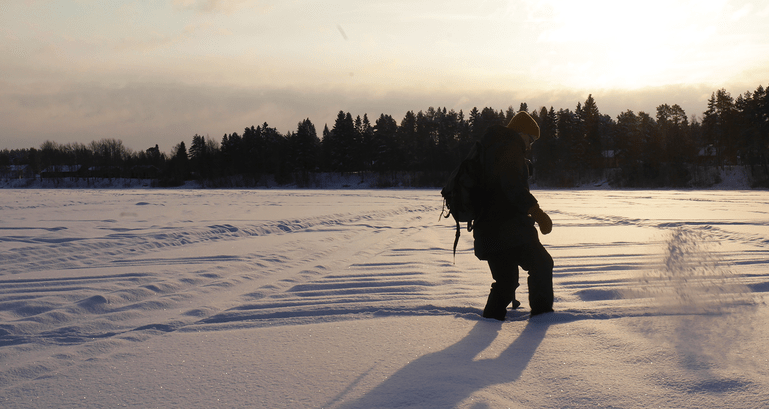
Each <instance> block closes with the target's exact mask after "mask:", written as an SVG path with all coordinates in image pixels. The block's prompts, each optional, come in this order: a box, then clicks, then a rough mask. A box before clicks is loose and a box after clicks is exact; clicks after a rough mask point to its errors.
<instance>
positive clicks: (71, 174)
mask: <svg viewBox="0 0 769 409" xmlns="http://www.w3.org/2000/svg"><path fill="white" fill-rule="evenodd" d="M80 168H81V166H80V165H54V166H49V167H47V168H45V169H43V171H42V172H40V178H41V179H53V178H56V179H63V178H75V177H80V176H82V174H81V173H80Z"/></svg>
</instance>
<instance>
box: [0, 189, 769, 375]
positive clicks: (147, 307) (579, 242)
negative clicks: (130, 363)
mask: <svg viewBox="0 0 769 409" xmlns="http://www.w3.org/2000/svg"><path fill="white" fill-rule="evenodd" d="M535 193H536V195H537V196H538V198H539V200H540V203H542V205H543V208H544V209H545V210H546V211H548V212H549V213H550V215H551V217H552V218H553V220H554V222H555V229H554V233H553V235H552V236H546V237H543V239H542V240H543V242H544V243H545V244H546V247H547V248H548V249H549V251H550V252H551V254H552V255H553V257H554V259H555V263H556V268H555V287H556V308H557V309H558V312H557V313H556V314H553V316H552V318H551V319H552V320H555V321H556V322H573V321H577V320H612V319H617V318H626V317H650V316H658V315H676V314H682V315H686V314H705V315H712V314H722V313H725V311H726V310H725V309H727V308H742V307H745V306H754V305H756V304H757V303H758V302H759V301H757V297H756V295H760V294H762V293H766V292H767V291H769V280H768V279H767V276H766V274H765V273H764V270H765V268H766V266H767V264H769V262H767V260H768V259H769V239H767V236H762V235H761V234H759V233H756V229H757V228H758V230H760V229H762V228H765V227H766V226H767V225H769V220H767V217H766V214H767V209H769V207H768V205H769V203H767V198H769V196H767V195H766V194H763V193H754V194H752V195H750V197H748V198H745V199H744V200H745V201H748V202H749V201H751V200H752V201H753V202H752V203H753V205H746V204H745V203H746V202H743V201H734V198H735V197H739V196H735V195H726V194H723V195H718V194H709V193H701V194H693V193H691V192H688V193H687V192H681V193H678V192H663V193H660V194H661V195H662V196H664V197H663V198H649V197H648V194H649V193H648V192H644V191H637V192H632V191H631V192H625V193H622V192H611V191H607V192H604V191H601V192H592V193H591V192H585V193H581V192H573V193H572V192H559V191H542V192H535ZM595 194H600V195H603V196H605V200H607V201H610V202H611V203H608V202H607V203H606V205H605V206H604V207H603V208H598V209H596V208H595V207H594V203H595V199H594V198H593V197H592V195H595ZM11 196H12V197H14V199H11V198H10V197H11ZM728 200H732V202H731V203H730V202H728ZM659 201H663V203H665V204H667V205H669V204H670V203H672V202H677V201H678V202H682V203H684V204H686V203H689V204H691V205H692V206H702V205H703V202H704V203H705V205H708V206H710V207H711V208H713V209H714V210H713V211H714V213H716V214H727V215H729V214H731V213H729V212H732V211H736V210H734V209H738V210H739V211H740V212H755V213H757V214H758V215H756V214H753V215H752V216H751V217H743V216H739V215H738V216H736V217H735V218H734V219H729V218H727V219H723V220H721V219H714V220H700V219H686V218H685V217H679V216H680V215H678V214H674V215H671V216H670V217H666V216H664V214H665V212H666V210H665V209H662V210H660V211H661V212H662V214H663V216H660V217H644V215H638V216H637V217H634V215H633V214H634V213H638V212H639V208H638V207H637V206H644V204H648V205H654V204H656V203H659ZM188 203H190V205H189V206H190V208H191V210H189V209H187V208H186V207H187V205H188ZM583 204H584V205H583ZM684 207H685V206H684ZM270 208H273V209H275V212H274V213H270V211H269V209H270ZM201 209H203V210H201ZM440 209H441V203H440V196H439V194H437V193H436V192H432V191H431V192H420V191H405V192H401V191H393V192H390V191H382V192H370V191H365V192H347V193H345V194H341V195H340V194H339V193H338V192H322V191H320V192H302V191H277V192H273V191H266V192H261V191H249V192H241V191H223V192H219V191H216V192H203V193H200V192H198V193H194V194H193V193H185V192H178V191H169V192H164V193H161V192H156V191H150V192H144V191H125V192H122V191H118V192H117V193H115V192H114V191H95V192H90V191H15V192H14V195H9V194H7V193H4V197H3V199H2V203H0V211H1V212H2V213H3V214H4V220H3V221H2V222H0V360H2V361H3V362H5V365H4V366H3V368H2V370H1V371H0V385H3V386H0V390H4V389H6V388H10V387H17V386H18V385H20V384H21V383H24V382H34V381H35V380H38V379H44V378H46V377H49V376H52V374H54V373H56V372H57V371H58V370H60V369H61V368H64V367H68V366H71V365H76V364H77V363H78V362H86V361H94V360H96V361H98V360H100V359H104V358H105V357H107V356H110V355H112V354H119V353H121V351H123V350H125V349H126V348H129V347H132V346H135V345H136V344H137V343H141V342H144V341H147V340H149V339H151V338H153V337H156V336H158V335H162V334H165V333H168V332H173V331H181V332H188V333H194V332H206V331H224V330H233V329H240V328H261V327H276V326H285V325H304V324H311V323H319V322H334V321H339V320H361V319H375V318H378V317H390V316H419V315H425V316H442V315H443V316H453V317H459V318H462V319H468V320H478V321H480V320H482V319H481V318H480V316H479V315H480V311H481V308H482V306H483V302H484V301H485V296H486V294H487V291H488V290H487V289H488V284H489V283H490V280H491V278H490V275H489V274H488V271H487V267H486V266H485V264H484V263H480V262H477V261H476V260H475V259H474V257H473V256H472V241H471V239H470V237H471V234H470V233H467V232H466V231H463V235H462V240H461V242H460V246H459V247H458V249H457V250H458V251H457V256H456V262H453V260H452V255H451V243H452V240H453V233H454V232H453V229H454V226H453V225H452V224H451V223H450V222H448V221H445V220H442V221H438V214H439V212H440ZM683 211H684V212H685V210H683ZM273 214H274V215H275V216H271V215H273ZM109 215H112V216H109ZM285 215H288V216H289V217H281V216H285ZM105 216H106V217H105ZM271 217H273V218H271ZM212 221H216V222H212ZM744 227H751V228H752V229H744ZM559 230H562V231H563V232H564V233H559ZM590 231H596V234H597V236H596V237H591V235H590V233H587V232H590ZM604 231H607V232H616V231H619V232H620V233H619V234H617V233H614V234H608V235H606V234H602V232H604ZM625 232H627V233H625ZM639 237H640V238H639ZM551 239H552V240H551ZM711 245H713V246H715V249H712V248H711ZM734 246H737V247H739V248H740V249H742V250H741V251H738V252H735V251H733V250H732V248H733V247H734ZM718 247H722V249H719V248H718ZM678 253H681V254H684V255H685V256H686V257H688V258H687V259H686V260H679V261H675V259H674V257H673V256H674V255H675V254H678ZM671 260H672V261H671ZM692 260H694V261H692ZM666 261H667V265H666V264H665V263H666ZM675 262H679V263H680V264H679V265H678V266H676V265H673V264H671V263H675ZM692 262H694V263H699V264H698V265H700V266H702V265H705V264H707V266H709V267H708V268H707V271H706V273H700V272H695V273H692V274H690V275H689V276H687V277H684V280H682V281H680V283H679V284H677V285H674V287H676V288H674V289H673V290H675V291H677V292H675V291H672V292H671V291H667V290H666V289H667V288H669V287H670V286H671V284H670V283H671V282H676V280H678V278H679V277H677V276H675V275H674V274H672V273H671V272H673V270H675V271H679V270H680V271H690V270H691V269H690V268H689V267H688V265H689V263H692ZM687 269H689V270H687ZM691 271H694V270H691ZM697 271H699V270H697ZM523 274H525V273H522V279H521V283H522V286H521V288H520V289H519V292H518V298H519V299H520V300H522V301H523V304H524V306H526V305H527V304H528V303H527V302H526V301H525V300H526V296H527V294H526V285H525V276H524V275H523ZM698 283H699V284H698ZM713 283H717V284H718V285H719V288H721V290H720V291H719V292H718V293H716V294H712V293H708V294H705V292H703V291H705V290H703V289H706V288H711V287H713V286H712V285H711V284H713ZM745 289H747V290H745ZM676 297H678V298H676ZM682 297H683V298H686V297H690V298H691V297H698V298H700V299H703V300H704V299H705V298H702V297H711V298H712V299H714V300H715V301H717V302H718V305H719V307H718V309H716V310H713V309H708V308H700V309H694V310H691V309H682V308H677V307H675V306H676V303H677V302H678V303H679V304H680V302H681V299H682ZM703 303H704V304H703V305H708V306H712V305H714V304H712V303H707V301H703ZM650 306H651V307H650ZM679 306H680V305H679ZM508 319H509V320H510V321H524V320H527V319H528V315H527V312H526V310H525V308H523V309H521V310H519V311H514V312H511V313H510V314H508ZM62 346H66V348H61V347H62ZM49 351H54V352H53V354H52V355H51V353H50V352H49ZM44 358H45V359H44ZM729 382H732V384H731V385H732V386H730V384H729ZM680 387H681V388H683V389H685V388H687V387H691V386H686V385H681V386H680ZM700 387H701V388H704V389H708V388H710V389H713V388H726V389H725V390H740V389H744V388H749V387H750V385H749V384H747V383H745V382H742V381H740V380H739V379H736V380H735V379H727V380H725V383H724V382H722V383H720V384H718V385H715V386H714V385H711V386H710V387H708V385H700Z"/></svg>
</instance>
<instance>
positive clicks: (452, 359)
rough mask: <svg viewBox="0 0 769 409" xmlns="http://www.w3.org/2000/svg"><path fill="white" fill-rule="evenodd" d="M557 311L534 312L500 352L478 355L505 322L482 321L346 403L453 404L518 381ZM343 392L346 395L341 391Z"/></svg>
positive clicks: (385, 405) (364, 405) (352, 405)
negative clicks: (444, 346) (482, 357)
mask: <svg viewBox="0 0 769 409" xmlns="http://www.w3.org/2000/svg"><path fill="white" fill-rule="evenodd" d="M552 315H554V314H545V315H543V316H540V317H534V318H532V319H531V320H529V321H528V322H527V323H526V328H524V330H523V332H521V334H520V335H519V336H518V338H516V339H515V341H513V343H512V344H510V346H508V347H507V349H505V351H503V352H502V354H500V356H499V357H497V358H493V359H479V360H476V359H475V358H476V356H477V355H478V354H479V353H480V352H481V351H483V350H484V349H486V348H487V347H488V346H489V345H490V344H491V343H492V341H494V339H495V338H496V337H497V336H498V334H499V330H500V329H501V328H502V323H501V322H496V321H490V320H483V321H479V322H478V323H477V324H475V326H474V327H473V329H472V330H471V331H470V333H468V334H467V336H466V337H465V338H463V339H462V340H460V341H459V342H457V343H456V344H454V345H451V346H450V347H448V348H446V349H444V350H442V351H438V352H434V353H431V354H427V355H425V356H422V357H420V358H418V359H417V360H415V361H412V362H410V363H409V364H408V365H406V366H405V367H404V368H403V369H401V370H399V371H398V372H396V373H395V374H393V375H392V376H391V377H390V378H388V379H387V380H386V381H384V382H383V383H381V384H380V385H378V386H377V387H375V388H374V389H373V390H371V391H370V392H368V393H367V394H365V395H364V396H362V397H361V398H359V399H357V400H355V401H353V402H346V403H344V404H342V405H340V406H339V407H340V408H376V407H382V408H393V407H421V408H424V407H431V408H452V407H455V406H456V405H457V404H459V403H460V402H461V401H462V400H464V399H466V398H467V397H468V396H470V395H471V394H472V393H473V392H475V391H478V390H481V389H483V388H485V387H487V386H490V385H495V384H501V383H509V382H514V381H516V380H517V379H518V378H520V376H521V373H523V370H524V369H526V366H528V364H529V361H530V360H531V358H532V356H534V352H536V350H537V348H538V347H539V344H540V343H541V342H542V340H543V339H544V338H545V333H546V332H547V330H548V328H549V327H550V325H551V324H553V323H554V322H553V320H552V318H554V317H547V316H552ZM340 398H341V397H340Z"/></svg>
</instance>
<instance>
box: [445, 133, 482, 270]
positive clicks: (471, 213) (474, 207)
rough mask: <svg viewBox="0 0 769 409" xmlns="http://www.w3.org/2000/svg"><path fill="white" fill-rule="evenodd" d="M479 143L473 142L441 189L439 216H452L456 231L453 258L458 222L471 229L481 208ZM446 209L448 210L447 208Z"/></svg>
mask: <svg viewBox="0 0 769 409" xmlns="http://www.w3.org/2000/svg"><path fill="white" fill-rule="evenodd" d="M481 149H482V146H481V143H480V142H475V145H473V147H472V149H470V153H469V154H468V155H467V157H466V158H465V159H464V160H463V161H462V162H461V163H460V164H459V166H457V167H456V169H454V171H453V172H451V176H449V180H448V182H446V185H445V186H444V187H443V189H442V190H441V196H443V209H441V218H448V217H449V215H451V216H454V221H455V222H456V224H457V233H456V235H455V236H454V259H456V257H457V243H459V235H460V231H461V230H462V229H461V228H460V226H459V225H460V223H467V231H469V232H470V231H473V222H474V221H475V220H477V219H478V216H480V213H481V209H482V207H481V206H482V201H483V190H484V189H483V183H482V179H481V175H482V172H483V170H482V167H481ZM447 209H448V210H447Z"/></svg>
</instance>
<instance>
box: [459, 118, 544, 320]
mask: <svg viewBox="0 0 769 409" xmlns="http://www.w3.org/2000/svg"><path fill="white" fill-rule="evenodd" d="M538 138H539V126H538V125H537V122H536V121H535V120H534V118H532V117H531V116H530V115H529V114H528V113H526V112H524V111H521V112H518V113H517V114H516V115H515V116H514V117H513V119H512V120H511V121H510V123H509V124H508V125H507V126H502V125H495V126H491V127H489V128H488V129H487V130H486V133H485V134H484V135H483V136H482V137H481V140H480V142H481V146H482V150H481V166H482V169H483V170H482V172H483V176H482V178H483V181H484V185H485V188H486V194H485V199H484V200H483V204H482V209H481V211H480V214H479V216H478V218H477V220H475V222H474V227H473V228H474V230H473V238H474V240H475V255H476V257H478V259H480V260H485V261H487V262H488V264H489V268H490V270H491V276H492V278H493V279H494V282H493V283H492V284H491V292H490V293H489V297H488V300H487V301H486V306H485V308H484V309H483V316H484V317H486V318H494V319H497V320H504V319H505V315H506V313H507V306H508V305H510V303H512V304H513V309H516V308H518V306H519V305H520V302H518V301H517V300H516V299H515V290H516V289H517V288H518V285H519V284H518V278H519V277H518V266H520V267H521V268H523V269H524V270H526V271H528V274H529V275H528V280H527V281H528V288H529V306H530V308H531V315H532V316H534V315H538V314H542V313H546V312H552V311H553V258H552V257H551V256H550V254H549V253H548V252H547V250H546V249H545V248H544V246H542V243H540V241H539V237H538V235H537V230H536V228H535V227H534V223H535V222H536V223H537V224H538V225H539V229H540V231H541V232H542V234H548V233H550V231H551V230H552V227H553V223H552V221H551V220H550V217H549V216H548V215H547V214H546V213H545V212H544V211H542V209H540V208H539V204H538V202H537V199H535V198H534V196H533V195H532V194H531V192H530V191H529V182H528V179H529V169H528V165H527V161H526V157H525V155H526V152H528V151H530V149H531V144H532V143H534V141H536V140H537V139H538Z"/></svg>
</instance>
